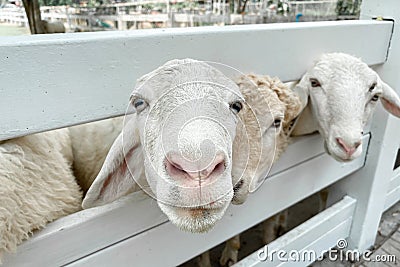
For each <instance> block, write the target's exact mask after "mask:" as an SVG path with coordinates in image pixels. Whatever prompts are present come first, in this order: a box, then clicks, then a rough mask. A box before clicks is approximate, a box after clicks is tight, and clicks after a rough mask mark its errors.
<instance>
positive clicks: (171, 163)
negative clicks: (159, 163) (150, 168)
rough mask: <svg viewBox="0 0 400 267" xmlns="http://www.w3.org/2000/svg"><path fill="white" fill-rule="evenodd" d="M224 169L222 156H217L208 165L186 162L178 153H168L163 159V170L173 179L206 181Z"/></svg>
mask: <svg viewBox="0 0 400 267" xmlns="http://www.w3.org/2000/svg"><path fill="white" fill-rule="evenodd" d="M225 168H226V167H225V157H224V156H223V154H217V155H216V156H215V157H214V159H212V160H211V162H209V163H208V164H207V163H205V164H199V162H192V161H188V160H186V159H185V158H184V157H182V156H181V155H180V154H179V153H169V155H168V157H166V159H165V169H166V171H167V173H168V174H169V175H170V176H171V177H172V178H174V179H191V180H197V181H198V180H206V179H208V178H210V177H211V176H219V175H220V174H222V173H223V172H224V171H225Z"/></svg>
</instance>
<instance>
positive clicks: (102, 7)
mask: <svg viewBox="0 0 400 267" xmlns="http://www.w3.org/2000/svg"><path fill="white" fill-rule="evenodd" d="M360 4H361V0H305V1H303V0H297V1H296V0H290V1H289V0H85V1H80V0H22V1H9V0H0V36H5V35H22V34H41V33H60V32H88V31H115V30H137V29H151V28H167V27H198V26H224V25H237V24H257V23H276V22H295V21H296V22H302V21H321V20H345V19H346V20H347V19H358V16H359V10H360Z"/></svg>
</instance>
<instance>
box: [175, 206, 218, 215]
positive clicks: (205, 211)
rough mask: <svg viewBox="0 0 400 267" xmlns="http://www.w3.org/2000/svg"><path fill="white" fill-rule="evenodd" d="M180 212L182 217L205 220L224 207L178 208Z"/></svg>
mask: <svg viewBox="0 0 400 267" xmlns="http://www.w3.org/2000/svg"><path fill="white" fill-rule="evenodd" d="M177 209H178V212H179V213H181V214H182V215H186V216H190V217H195V218H199V217H202V218H205V217H208V216H210V215H212V214H214V213H218V212H220V211H221V210H222V209H223V207H210V205H206V206H198V207H191V208H177Z"/></svg>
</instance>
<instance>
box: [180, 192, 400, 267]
mask: <svg viewBox="0 0 400 267" xmlns="http://www.w3.org/2000/svg"><path fill="white" fill-rule="evenodd" d="M317 213H318V195H313V196H310V197H308V198H306V199H304V200H302V201H300V202H299V203H297V204H295V205H293V206H292V207H290V208H289V225H288V226H289V227H288V228H289V229H288V230H290V229H292V228H293V227H296V226H297V225H299V224H300V223H302V222H304V221H306V220H308V219H309V218H311V217H312V216H314V215H315V214H317ZM399 226H400V202H399V203H397V204H396V205H394V206H393V207H392V208H390V209H389V210H388V211H386V212H385V213H384V215H383V216H382V219H381V223H380V226H379V231H378V233H377V237H376V242H375V245H374V247H373V248H372V253H373V254H372V255H371V256H370V259H372V260H375V259H379V257H381V258H382V257H386V260H389V261H386V262H377V261H370V262H366V261H359V262H350V261H346V262H340V261H334V262H333V261H329V260H328V259H324V260H323V261H320V262H316V263H314V264H312V267H378V266H384V267H385V266H398V265H399V266H400V261H399V260H400V227H399ZM261 238H262V228H261V224H259V225H256V226H254V227H252V228H250V229H249V230H247V231H245V232H244V233H242V234H241V249H240V251H239V260H240V259H242V258H244V257H246V256H248V255H250V254H251V253H253V252H254V251H256V250H257V249H259V248H260V247H262V246H263V243H262V239H261ZM223 248H224V243H222V244H219V245H218V246H216V247H214V248H213V249H211V251H210V255H211V264H212V266H213V267H219V266H220V265H219V257H220V255H221V252H222V250H223ZM377 255H378V258H377V257H376V256H377ZM381 255H383V256H381ZM388 255H395V261H393V259H388V257H389V256H388ZM196 265H197V264H196V260H195V259H192V260H190V261H188V262H186V263H184V264H182V265H181V267H191V266H196Z"/></svg>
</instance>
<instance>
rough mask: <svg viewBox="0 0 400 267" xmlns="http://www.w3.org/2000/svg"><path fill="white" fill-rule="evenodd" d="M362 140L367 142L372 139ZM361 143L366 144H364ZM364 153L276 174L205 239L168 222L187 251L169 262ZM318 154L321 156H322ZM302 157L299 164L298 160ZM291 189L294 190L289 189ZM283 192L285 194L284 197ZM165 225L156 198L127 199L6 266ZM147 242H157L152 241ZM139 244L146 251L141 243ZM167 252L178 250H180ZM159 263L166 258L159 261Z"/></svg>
mask: <svg viewBox="0 0 400 267" xmlns="http://www.w3.org/2000/svg"><path fill="white" fill-rule="evenodd" d="M364 138H366V139H368V136H366V137H364ZM310 140H314V137H310ZM363 143H364V145H366V143H367V142H366V140H364V142H363ZM307 147H308V143H307V142H304V143H303V146H302V148H303V149H299V148H300V147H298V150H297V151H296V153H297V154H298V155H301V153H302V151H304V150H305V149H306V148H307ZM288 149H290V147H289V148H288ZM365 151H366V149H364V154H363V155H362V156H361V157H360V158H358V159H357V160H354V161H352V162H349V163H339V162H336V161H335V160H333V159H332V158H331V157H329V156H328V155H326V154H322V155H318V156H316V157H314V158H312V159H310V160H308V161H307V162H304V163H302V164H298V165H295V166H293V168H290V169H288V170H286V171H282V172H279V173H277V174H276V175H274V176H272V177H271V178H269V179H267V180H266V181H265V183H264V184H263V186H261V187H260V189H259V190H258V191H257V193H256V194H252V195H250V196H249V198H248V200H247V201H246V203H245V204H243V205H241V206H231V207H229V209H228V210H227V212H226V214H225V216H224V218H223V219H222V220H221V222H219V223H218V224H217V225H216V227H215V228H214V229H213V230H211V231H210V232H209V233H207V234H202V235H194V234H187V233H182V232H180V231H179V230H178V229H176V227H175V226H173V225H171V224H170V223H168V225H169V226H168V231H171V232H172V233H176V235H177V236H179V238H180V239H179V241H180V242H179V244H176V246H179V247H180V248H182V249H184V248H185V249H187V250H188V251H187V253H182V254H180V256H179V257H178V256H176V258H175V256H174V259H170V263H171V264H174V265H176V264H179V263H182V262H184V261H186V260H188V259H190V258H191V257H193V256H195V255H197V254H199V253H201V252H203V251H205V250H207V249H209V248H211V247H213V246H215V245H217V244H219V243H221V242H222V241H223V240H226V239H228V238H230V237H232V236H233V235H235V234H237V233H239V232H242V231H243V230H245V229H248V228H250V227H252V226H253V225H255V224H257V223H259V222H261V221H263V220H264V219H266V218H268V217H270V216H271V215H273V214H275V213H277V212H278V211H280V210H282V209H284V208H286V207H289V206H291V205H292V204H294V203H296V202H298V201H299V200H301V199H303V198H305V197H307V196H309V195H311V194H313V193H315V192H318V191H319V190H320V189H322V188H324V187H326V186H327V185H329V184H331V183H333V182H335V181H337V180H339V179H341V178H343V177H345V176H346V175H348V174H350V173H352V172H354V171H356V170H358V169H360V168H361V167H362V166H363V164H364V158H365V153H366V152H365ZM316 152H317V153H319V151H316ZM299 158H300V159H301V157H300V156H299ZM310 170H312V172H311V171H310ZM288 184H290V185H291V186H290V187H288V186H287V185H288ZM282 192H285V194H284V195H283V194H282ZM264 203H268V205H266V204H264ZM166 221H167V219H166V218H165V216H164V215H163V214H162V213H161V211H159V209H158V207H157V204H156V203H155V202H154V201H153V200H152V199H146V198H145V199H141V198H140V197H139V198H135V197H134V196H133V199H131V198H129V197H128V198H126V199H123V201H120V202H117V203H112V204H111V205H106V206H103V207H99V208H96V209H90V210H85V211H81V212H78V213H75V214H72V215H70V216H67V217H65V218H62V219H61V220H59V221H56V222H54V223H52V224H49V225H48V227H47V228H46V229H44V230H43V231H41V232H39V233H38V234H37V235H36V236H35V237H34V238H32V239H31V240H28V241H27V242H25V243H24V244H22V245H21V246H20V247H19V250H18V251H19V252H18V253H17V254H15V255H12V256H8V257H6V259H5V265H4V266H5V267H6V266H18V265H19V264H24V263H26V262H32V259H34V261H35V262H34V263H35V264H36V265H40V266H47V265H57V266H58V265H63V264H66V263H69V262H72V261H74V260H77V259H79V258H81V257H84V256H85V255H88V254H90V253H93V252H96V251H98V250H100V249H103V248H105V247H107V246H109V245H110V244H115V243H118V242H120V241H121V240H124V239H126V238H129V237H132V236H135V235H137V234H139V233H142V232H145V231H146V230H149V229H152V228H153V227H155V226H157V225H160V224H162V225H163V223H164V222H166ZM163 227H166V226H163ZM105 229H107V230H106V231H105ZM150 231H152V230H150ZM154 231H155V230H154ZM147 233H150V232H146V234H144V236H146V235H147ZM193 238H194V239H195V242H194V241H193ZM60 240H62V242H60ZM146 242H152V243H154V242H159V241H158V240H156V239H152V238H149V239H148V240H147V241H146ZM136 245H137V246H139V247H141V246H142V244H139V243H138V244H136ZM169 249H176V247H174V248H169ZM189 250H190V251H189ZM175 251H176V250H175ZM142 252H143V251H142ZM167 252H168V250H167V249H165V253H166V254H165V256H166V257H168V253H167ZM170 252H171V251H170ZM143 253H144V252H143ZM161 253H164V252H161ZM171 253H172V252H171ZM175 254H176V253H174V255H175ZM140 257H143V258H142V260H143V261H147V260H149V262H152V261H154V260H155V259H152V258H154V255H150V254H146V253H144V254H141V256H140ZM161 259H162V257H160V258H159V260H161ZM136 260H138V259H136ZM160 263H161V262H160ZM166 263H167V262H166Z"/></svg>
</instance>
